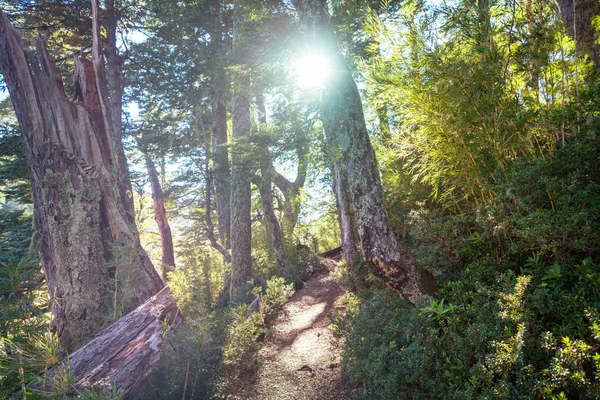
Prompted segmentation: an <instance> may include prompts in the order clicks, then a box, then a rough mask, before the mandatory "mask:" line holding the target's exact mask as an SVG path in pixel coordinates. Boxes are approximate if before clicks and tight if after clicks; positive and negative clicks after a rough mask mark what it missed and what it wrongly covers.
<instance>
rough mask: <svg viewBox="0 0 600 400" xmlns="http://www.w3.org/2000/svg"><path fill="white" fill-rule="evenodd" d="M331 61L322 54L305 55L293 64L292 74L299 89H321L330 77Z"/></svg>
mask: <svg viewBox="0 0 600 400" xmlns="http://www.w3.org/2000/svg"><path fill="white" fill-rule="evenodd" d="M331 71H332V69H331V61H330V60H329V57H327V56H325V55H323V54H315V53H307V54H305V55H304V56H302V57H299V58H298V59H297V60H296V61H295V62H294V67H293V74H294V75H295V77H296V80H297V82H298V84H299V85H300V86H301V87H304V88H309V89H317V88H321V87H323V86H324V85H325V82H326V81H327V79H328V78H329V76H330V75H331Z"/></svg>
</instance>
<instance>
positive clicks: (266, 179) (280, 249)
mask: <svg viewBox="0 0 600 400" xmlns="http://www.w3.org/2000/svg"><path fill="white" fill-rule="evenodd" d="M256 108H257V111H258V122H259V123H260V124H261V126H263V125H266V124H267V109H266V107H265V99H264V95H263V93H262V88H260V89H259V90H257V94H256ZM273 171H275V168H274V167H273V161H272V159H271V154H269V147H268V146H266V148H265V149H263V154H262V156H261V160H260V175H261V177H260V181H259V182H258V187H259V191H260V200H261V203H262V206H263V214H264V215H263V218H264V222H265V229H266V231H267V235H269V237H270V238H271V244H272V245H273V252H274V253H275V261H276V263H277V268H278V269H279V272H280V273H281V274H282V275H283V274H284V272H285V245H284V234H283V231H282V229H281V225H280V224H279V220H278V219H277V216H276V215H275V208H274V207H273V179H272V174H273Z"/></svg>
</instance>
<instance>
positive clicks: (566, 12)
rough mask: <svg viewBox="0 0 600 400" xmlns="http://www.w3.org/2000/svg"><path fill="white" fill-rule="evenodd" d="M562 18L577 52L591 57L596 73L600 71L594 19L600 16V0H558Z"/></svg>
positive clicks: (599, 54)
mask: <svg viewBox="0 0 600 400" xmlns="http://www.w3.org/2000/svg"><path fill="white" fill-rule="evenodd" d="M558 8H559V10H560V16H561V18H562V20H563V22H564V23H565V26H566V28H567V32H568V33H569V36H571V37H572V38H573V40H574V41H575V43H576V44H577V50H578V51H582V52H584V53H586V54H588V55H589V57H590V60H592V62H593V63H594V69H595V71H596V72H598V71H600V45H598V44H597V43H596V38H597V37H598V35H597V34H596V30H595V29H594V24H593V20H594V17H595V16H597V15H599V14H600V3H599V2H598V0H558Z"/></svg>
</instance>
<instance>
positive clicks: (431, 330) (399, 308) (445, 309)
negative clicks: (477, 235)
mask: <svg viewBox="0 0 600 400" xmlns="http://www.w3.org/2000/svg"><path fill="white" fill-rule="evenodd" d="M496 268H497V267H496V266H495V265H494V264H493V263H484V264H479V265H473V266H472V269H469V270H467V271H466V272H465V274H464V275H463V276H462V277H461V279H458V280H455V281H452V282H449V283H448V284H447V285H446V286H444V287H443V290H442V293H441V295H442V296H444V297H443V299H442V300H439V301H436V300H432V301H431V303H429V304H428V305H426V306H425V307H422V308H420V309H413V308H407V305H406V303H405V301H404V300H402V299H399V298H397V297H395V296H394V295H392V294H390V293H388V292H387V291H382V292H378V293H376V294H375V296H373V298H371V299H370V300H369V301H367V302H366V303H365V304H364V305H363V306H362V307H361V309H360V312H359V313H358V314H357V315H356V316H355V317H354V318H355V322H354V329H352V330H351V331H349V332H348V330H346V336H347V340H348V344H347V347H346V350H345V353H344V364H345V366H346V368H347V375H348V377H349V378H350V379H351V380H354V381H362V380H366V382H367V384H368V387H369V395H370V397H371V398H381V399H389V398H413V399H418V398H423V399H425V398H440V399H447V398H490V399H491V398H507V399H509V398H510V399H531V398H550V397H552V396H560V395H561V393H563V394H564V395H566V396H567V398H594V393H597V390H598V389H600V387H599V385H600V383H599V382H598V381H597V379H596V374H597V373H598V372H599V371H598V369H597V365H596V366H594V367H593V366H592V365H593V362H594V359H597V355H596V354H595V352H596V350H593V349H594V348H596V349H597V347H595V346H598V338H597V312H596V311H594V313H596V314H594V313H590V311H589V310H597V307H598V305H599V304H600V303H599V301H600V295H599V293H598V292H597V290H598V289H600V284H599V283H598V282H600V281H598V279H597V278H595V277H591V276H590V277H589V279H590V282H592V281H593V283H590V284H589V285H590V286H593V287H594V288H595V289H596V291H594V290H589V291H585V290H584V291H582V290H580V288H578V285H573V286H568V287H567V286H565V287H563V288H562V289H561V290H558V291H557V290H555V289H554V288H551V287H549V286H548V285H547V284H546V282H545V281H544V280H542V279H535V278H533V277H532V276H530V275H520V276H517V275H515V274H513V273H506V274H503V275H500V276H499V277H498V278H496V279H494V280H487V279H485V277H486V275H488V274H490V273H491V272H492V271H494V270H495V269H496ZM579 268H581V267H579ZM588 274H589V270H581V269H574V270H573V272H572V275H573V278H572V279H574V280H577V282H579V280H586V279H588V277H587V276H588ZM482 278H483V279H482ZM584 292H585V294H584V295H582V293H584ZM582 300H583V301H582ZM558 302H560V305H559V304H558ZM590 307H591V308H590ZM557 314H559V315H557ZM567 314H570V315H571V317H567ZM574 319H577V320H580V321H581V324H580V326H577V325H575V324H574V323H573V322H572V321H573V320H574ZM595 324H596V325H595ZM555 337H559V338H560V339H559V340H556V339H554V338H555Z"/></svg>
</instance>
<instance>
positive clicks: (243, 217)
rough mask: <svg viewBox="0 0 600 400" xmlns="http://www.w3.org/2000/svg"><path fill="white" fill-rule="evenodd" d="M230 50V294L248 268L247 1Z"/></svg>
mask: <svg viewBox="0 0 600 400" xmlns="http://www.w3.org/2000/svg"><path fill="white" fill-rule="evenodd" d="M234 7H235V16H234V22H233V51H234V54H235V56H236V57H237V60H236V61H237V71H236V75H235V78H234V81H233V140H234V141H237V143H236V144H237V146H236V148H235V149H234V151H233V155H232V157H231V238H230V240H231V285H230V289H229V295H230V298H231V299H233V298H234V296H235V295H236V294H237V293H238V292H239V290H240V289H241V288H242V287H243V285H244V284H245V282H246V279H248V277H249V276H250V273H251V271H252V249H251V245H252V219H251V216H250V210H251V185H250V179H251V171H250V170H249V169H250V165H249V163H248V161H249V160H248V157H247V156H246V155H244V154H243V151H242V149H241V143H243V140H244V138H245V137H247V136H248V135H249V134H250V130H251V128H252V123H251V117H250V71H249V67H248V64H247V58H246V57H247V56H248V55H247V52H248V49H246V48H245V47H244V34H245V32H244V30H245V29H247V28H246V26H245V24H247V23H248V22H247V19H246V18H247V16H248V15H247V12H248V5H246V4H244V5H242V2H241V1H240V0H238V1H236V2H235V6H234Z"/></svg>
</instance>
